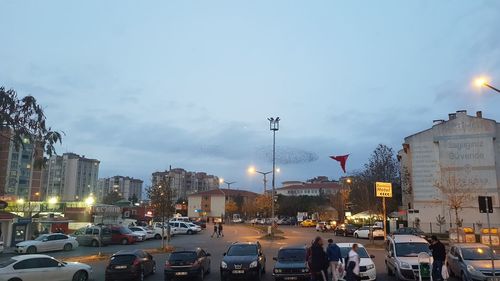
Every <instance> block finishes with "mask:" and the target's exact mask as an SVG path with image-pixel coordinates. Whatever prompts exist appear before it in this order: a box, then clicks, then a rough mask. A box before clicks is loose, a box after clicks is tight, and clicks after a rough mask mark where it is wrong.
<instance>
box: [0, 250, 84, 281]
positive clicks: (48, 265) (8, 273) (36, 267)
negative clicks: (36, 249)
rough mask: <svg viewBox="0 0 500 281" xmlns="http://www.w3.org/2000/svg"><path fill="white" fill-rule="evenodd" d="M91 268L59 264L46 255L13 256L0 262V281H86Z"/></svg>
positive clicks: (73, 264) (82, 265)
mask: <svg viewBox="0 0 500 281" xmlns="http://www.w3.org/2000/svg"><path fill="white" fill-rule="evenodd" d="M89 279H92V267H90V266H89V265H87V264H84V263H79V262H61V261H58V260H56V259H54V258H53V257H51V256H47V255H23V256H13V257H10V258H9V259H5V260H2V261H1V262H0V280H23V281H38V280H50V281H67V280H75V281H87V280H89Z"/></svg>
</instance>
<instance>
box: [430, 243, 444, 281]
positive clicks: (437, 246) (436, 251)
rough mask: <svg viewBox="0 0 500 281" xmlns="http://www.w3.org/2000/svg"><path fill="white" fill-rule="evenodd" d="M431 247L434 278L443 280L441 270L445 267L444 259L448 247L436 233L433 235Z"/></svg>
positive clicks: (438, 280)
mask: <svg viewBox="0 0 500 281" xmlns="http://www.w3.org/2000/svg"><path fill="white" fill-rule="evenodd" d="M429 249H430V250H431V251H432V259H433V262H432V280H434V281H441V280H443V276H442V274H441V270H442V268H443V264H444V261H445V260H446V249H445V247H444V245H443V243H441V241H439V239H438V238H437V237H436V235H432V236H431V245H430V246H429Z"/></svg>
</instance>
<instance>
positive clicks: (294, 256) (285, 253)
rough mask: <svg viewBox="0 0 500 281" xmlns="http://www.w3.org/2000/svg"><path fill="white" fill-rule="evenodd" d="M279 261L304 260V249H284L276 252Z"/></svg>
mask: <svg viewBox="0 0 500 281" xmlns="http://www.w3.org/2000/svg"><path fill="white" fill-rule="evenodd" d="M278 260H279V261H305V260H306V250H304V249H285V250H281V251H279V253H278Z"/></svg>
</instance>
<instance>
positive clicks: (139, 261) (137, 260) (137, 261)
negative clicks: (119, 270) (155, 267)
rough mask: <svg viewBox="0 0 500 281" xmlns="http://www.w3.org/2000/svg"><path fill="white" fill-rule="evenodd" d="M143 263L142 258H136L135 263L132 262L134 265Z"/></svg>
mask: <svg viewBox="0 0 500 281" xmlns="http://www.w3.org/2000/svg"><path fill="white" fill-rule="evenodd" d="M140 264H141V260H140V259H135V260H134V263H133V264H132V265H133V266H138V265H140Z"/></svg>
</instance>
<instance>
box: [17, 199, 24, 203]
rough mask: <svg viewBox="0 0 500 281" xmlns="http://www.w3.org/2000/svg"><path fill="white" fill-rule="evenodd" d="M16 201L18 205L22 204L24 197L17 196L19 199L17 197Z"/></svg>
mask: <svg viewBox="0 0 500 281" xmlns="http://www.w3.org/2000/svg"><path fill="white" fill-rule="evenodd" d="M16 203H17V204H18V205H23V204H24V199H23V198H19V199H17V201H16Z"/></svg>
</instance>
